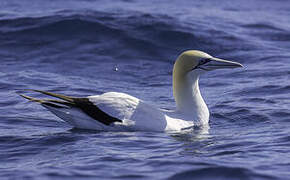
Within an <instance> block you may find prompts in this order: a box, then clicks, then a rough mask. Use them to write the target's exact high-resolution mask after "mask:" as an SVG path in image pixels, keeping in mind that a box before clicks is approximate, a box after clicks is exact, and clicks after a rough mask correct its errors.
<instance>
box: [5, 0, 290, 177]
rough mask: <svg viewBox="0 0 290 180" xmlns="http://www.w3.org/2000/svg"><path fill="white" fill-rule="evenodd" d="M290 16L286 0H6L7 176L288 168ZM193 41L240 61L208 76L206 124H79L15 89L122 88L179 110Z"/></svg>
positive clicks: (264, 172) (215, 173) (71, 91)
mask: <svg viewBox="0 0 290 180" xmlns="http://www.w3.org/2000/svg"><path fill="white" fill-rule="evenodd" d="M289 17H290V3H289V2H288V1H286V0H279V1H276V0H256V1H251V0H243V1H242V0H240V1H226V0H221V1H210V0H203V1H201V2H199V1H186V0H172V1H165V0H160V1H154V0H146V1H137V0H124V1H113V0H98V1H94V0H67V1H64V0H63V1H59V0H48V1H39V0H29V1H28V0H23V1H18V0H1V1H0V61H1V63H0V77H1V78H0V109H1V114H0V179H11V180H14V179H61V180H62V179H158V180H159V179H160V180H161V179H170V180H175V179H182V180H184V179H199V180H205V179H206V180H211V179H222V180H224V179H229V180H235V179H241V180H246V179H281V180H286V179H290V135H289V134H290V96H289V95H290V78H289V77H290V51H289V49H290V21H289ZM188 49H198V50H202V51H205V52H207V53H209V54H211V55H213V56H216V57H220V58H224V59H229V60H234V61H238V62H240V63H242V64H243V65H244V66H245V68H243V69H234V70H218V71H213V72H210V73H207V74H205V75H204V76H202V77H201V79H200V86H201V91H202V95H203V97H204V99H205V101H206V103H207V104H208V107H209V109H210V113H211V117H210V129H192V130H189V131H185V132H179V133H163V132H160V133H158V132H96V131H85V130H77V129H72V127H70V126H68V125H67V124H66V123H64V122H62V121H60V120H59V119H58V118H57V117H55V116H54V115H52V114H51V113H50V112H48V111H47V110H45V109H44V108H43V107H41V106H39V105H38V104H36V103H31V102H27V101H26V100H24V99H23V98H21V97H19V96H18V95H17V94H16V91H17V90H19V89H26V88H30V89H41V90H48V91H53V92H57V93H64V94H67V95H74V96H88V95H94V94H100V93H104V92H107V91H120V92H125V93H128V94H131V95H134V96H136V97H138V98H141V99H143V100H146V101H147V102H149V103H152V104H156V106H159V107H162V108H166V109H174V108H175V103H174V100H173V97H172V87H171V86H172V82H171V74H172V67H173V63H174V61H175V59H176V58H177V56H178V55H179V54H180V53H181V52H182V51H184V50H188ZM37 97H42V96H37Z"/></svg>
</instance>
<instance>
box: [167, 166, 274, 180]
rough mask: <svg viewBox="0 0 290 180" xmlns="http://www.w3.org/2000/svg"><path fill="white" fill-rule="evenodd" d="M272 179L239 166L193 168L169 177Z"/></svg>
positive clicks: (240, 179)
mask: <svg viewBox="0 0 290 180" xmlns="http://www.w3.org/2000/svg"><path fill="white" fill-rule="evenodd" d="M254 177H255V178H257V179H272V178H273V177H271V176H267V175H262V174H258V173H255V172H253V171H251V170H249V169H246V168H239V167H208V168H202V169H193V170H187V171H183V172H181V173H177V174H175V175H173V176H171V177H170V178H169V180H176V179H183V180H186V179H229V180H236V179H239V180H245V179H252V178H254Z"/></svg>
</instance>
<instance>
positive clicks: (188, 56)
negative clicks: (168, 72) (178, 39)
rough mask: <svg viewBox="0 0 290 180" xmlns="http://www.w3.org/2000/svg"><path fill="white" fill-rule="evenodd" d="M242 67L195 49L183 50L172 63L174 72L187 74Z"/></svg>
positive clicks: (236, 63)
mask: <svg viewBox="0 0 290 180" xmlns="http://www.w3.org/2000/svg"><path fill="white" fill-rule="evenodd" d="M238 67H243V65H242V64H240V63H238V62H233V61H228V60H223V59H219V58H215V57H212V56H211V55H209V54H207V53H205V52H202V51H197V50H188V51H185V52H183V53H182V54H181V55H180V56H179V57H178V59H177V60H176V62H175V64H174V71H175V72H174V73H176V74H180V75H187V74H188V73H193V74H202V73H204V72H207V71H212V70H215V69H231V68H238Z"/></svg>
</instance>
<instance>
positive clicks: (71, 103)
mask: <svg viewBox="0 0 290 180" xmlns="http://www.w3.org/2000/svg"><path fill="white" fill-rule="evenodd" d="M28 91H34V92H38V93H41V94H45V95H48V96H52V97H56V98H59V99H61V100H55V99H36V98H33V97H29V96H26V95H22V94H20V95H21V96H22V97H24V98H26V99H28V100H30V101H34V102H38V103H40V104H42V105H46V106H49V107H53V108H77V109H79V110H81V111H82V112H83V113H85V114H86V115H88V116H89V117H91V118H92V119H95V120H97V121H99V122H101V123H103V124H105V125H110V124H111V123H114V122H122V121H121V120H120V119H118V118H116V117H113V116H111V115H109V114H108V113H106V112H105V111H102V110H101V109H100V108H99V107H98V105H96V104H94V103H93V102H91V101H90V98H86V97H85V98H78V97H71V96H65V95H61V94H56V93H51V92H47V91H40V90H28Z"/></svg>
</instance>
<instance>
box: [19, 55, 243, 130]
mask: <svg viewBox="0 0 290 180" xmlns="http://www.w3.org/2000/svg"><path fill="white" fill-rule="evenodd" d="M237 67H243V66H242V64H240V63H237V62H233V61H228V60H223V59H219V58H215V57H212V56H210V55H209V54H207V53H204V52H201V51H197V50H188V51H185V52H183V53H182V54H181V55H180V56H179V57H178V58H177V60H176V62H175V64H174V68H173V95H174V98H175V102H176V110H174V111H167V110H162V109H159V108H156V107H154V106H153V105H151V104H147V103H146V102H145V101H143V100H140V99H138V98H136V97H133V96H130V95H128V94H125V93H119V92H107V93H104V94H101V95H95V96H88V97H84V98H78V97H70V96H64V95H60V94H55V93H51V92H46V91H40V90H30V91H34V92H39V93H42V94H45V95H49V96H52V97H56V98H59V99H61V100H56V99H36V98H33V97H29V96H26V95H22V94H21V96H22V97H24V98H26V99H29V100H31V101H35V102H38V103H40V104H41V105H42V106H44V107H45V108H47V109H48V110H49V111H51V112H52V113H53V114H55V115H56V116H58V117H59V118H61V119H62V120H64V121H66V122H67V123H68V124H70V125H72V126H73V127H75V128H80V129H92V130H105V131H114V130H117V131H120V130H121V131H122V130H136V131H180V130H183V129H186V128H188V127H192V126H194V125H196V124H194V122H196V123H197V124H198V125H200V126H207V125H208V121H209V110H208V108H207V105H206V104H205V102H204V100H203V98H202V96H201V94H200V90H199V85H198V81H199V77H200V75H202V74H203V73H205V72H208V71H212V70H215V69H223V68H237Z"/></svg>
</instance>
